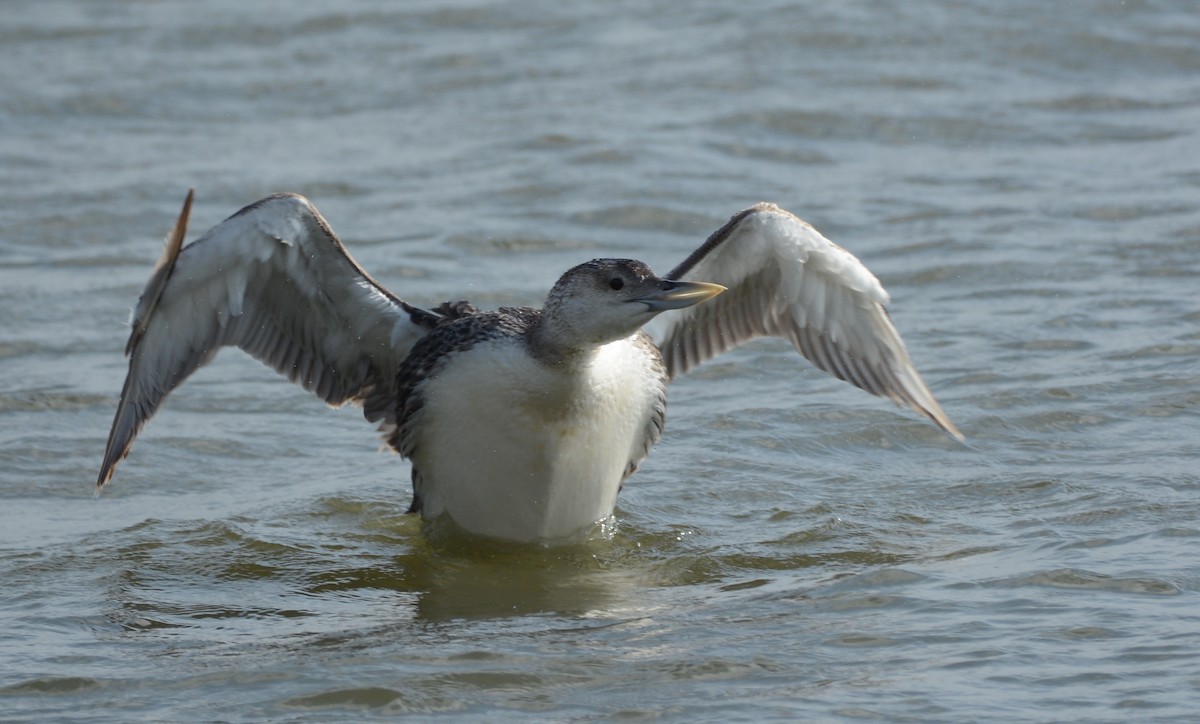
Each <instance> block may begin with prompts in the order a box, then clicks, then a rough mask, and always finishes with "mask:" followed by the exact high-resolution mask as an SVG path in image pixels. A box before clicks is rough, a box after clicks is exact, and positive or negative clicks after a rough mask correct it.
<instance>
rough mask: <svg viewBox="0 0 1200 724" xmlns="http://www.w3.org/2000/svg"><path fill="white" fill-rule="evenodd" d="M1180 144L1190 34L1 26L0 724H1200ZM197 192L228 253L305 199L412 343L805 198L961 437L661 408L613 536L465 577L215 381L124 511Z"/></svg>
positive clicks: (161, 419)
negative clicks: (407, 316)
mask: <svg viewBox="0 0 1200 724" xmlns="http://www.w3.org/2000/svg"><path fill="white" fill-rule="evenodd" d="M1197 129H1200V12H1198V11H1197V8H1196V6H1195V4H1194V3H1192V2H1190V0H1179V1H1178V2H1170V1H1168V0H1162V1H1150V0H1147V1H1144V2H1137V1H1133V0H1131V1H1130V2H1089V3H1065V2H1060V3H1048V2H1042V1H1041V0H1007V1H1006V2H1003V3H1000V2H990V1H983V0H979V1H977V2H976V1H970V0H958V1H954V0H919V1H913V2H904V3H891V2H846V3H841V2H824V3H817V2H813V3H798V4H779V3H761V2H746V3H730V2H692V3H686V4H685V3H672V4H667V3H642V2H606V3H600V2H597V3H556V2H541V1H536V0H531V1H521V2H482V1H474V2H465V1H464V2H419V1H418V2H406V3H387V2H382V1H380V2H368V1H365V0H364V1H363V2H352V3H344V4H339V5H334V4H324V3H305V2H274V3H266V2H254V3H250V2H207V3H203V4H200V3H186V2H177V1H173V0H163V1H160V2H116V1H100V0H89V1H88V2H83V1H82V0H81V1H79V2H54V1H51V0H8V1H7V2H5V3H4V5H3V8H2V17H0V309H2V313H0V498H2V502H0V582H2V584H3V585H2V587H0V719H14V720H24V719H68V718H85V719H91V720H109V721H128V720H139V719H144V720H222V721H246V720H260V719H273V720H289V721H322V720H332V719H338V718H346V717H349V718H352V719H365V718H373V717H391V716H395V715H401V714H406V713H419V714H423V715H427V716H437V715H441V716H442V717H443V718H444V719H447V720H453V721H459V720H482V719H484V718H487V719H489V720H490V719H493V718H499V719H507V720H528V719H531V718H532V719H538V720H541V719H546V720H591V719H609V718H632V719H639V718H651V719H653V718H661V719H665V720H710V721H715V720H722V721H723V720H730V719H733V720H737V719H741V720H762V719H821V720H855V719H875V718H880V719H886V720H900V721H904V720H921V721H964V720H977V721H1000V720H1060V721H1061V720H1088V721H1127V720H1173V719H1174V720H1185V719H1189V718H1191V717H1193V716H1194V715H1195V711H1196V708H1197V704H1198V703H1200V607H1198V605H1200V595H1198V594H1200V562H1198V560H1200V445H1198V441H1200V420H1198V416H1200V365H1198V363H1197V357H1198V355H1200V283H1198V280H1197V275H1198V273H1200V144H1198V139H1197ZM189 186H195V187H196V189H197V203H196V207H195V209H194V211H193V216H192V228H193V230H194V231H195V232H200V231H202V230H203V229H205V228H208V227H209V226H211V225H213V224H215V223H217V222H218V221H220V220H221V219H223V218H224V217H225V216H227V215H228V214H230V213H232V212H233V211H235V210H237V209H238V208H240V207H241V206H242V205H244V204H246V203H249V202H251V201H254V200H256V199H257V198H259V197H261V196H263V195H265V194H267V193H270V192H274V191H295V192H299V193H303V194H306V195H307V196H309V197H310V198H311V199H312V200H313V201H314V202H315V203H316V205H317V206H318V208H320V209H321V211H322V212H323V214H324V215H325V216H326V218H328V219H329V221H330V222H331V223H332V225H333V226H334V228H335V229H336V230H337V231H338V232H339V233H340V234H341V235H342V236H343V238H344V239H345V240H346V241H347V243H348V245H349V247H350V249H351V251H352V252H353V253H354V255H355V256H356V257H357V258H358V260H359V261H360V262H361V263H362V264H363V265H364V266H365V267H366V268H367V269H368V270H370V271H371V272H372V273H373V275H374V276H375V277H376V278H378V279H379V280H380V281H381V282H383V283H384V284H386V285H387V286H389V288H391V289H392V290H394V291H395V292H397V293H398V294H400V295H402V296H404V297H405V298H406V299H409V300H410V301H412V302H414V303H417V304H426V305H428V304H435V303H437V302H440V301H442V300H443V299H447V298H452V299H457V298H462V297H464V296H466V297H470V298H471V299H473V300H474V301H475V302H476V303H478V304H481V305H487V306H492V305H497V304H537V303H539V302H540V299H541V297H542V295H543V294H544V293H545V290H546V289H547V288H548V287H549V286H550V284H552V283H553V281H554V279H555V278H556V277H557V275H558V274H559V273H560V272H561V271H562V270H564V269H566V268H567V267H569V266H571V265H573V264H575V263H578V262H580V261H583V260H586V259H589V258H592V257H594V256H601V255H603V256H634V257H638V258H642V259H644V260H645V261H647V262H649V263H650V264H651V265H652V266H654V267H655V268H657V269H659V270H660V271H665V270H667V269H669V268H670V267H672V266H674V264H675V263H676V262H678V261H679V260H681V259H682V258H683V257H684V256H685V255H686V254H687V253H688V252H689V251H691V250H692V249H693V248H694V247H695V246H696V245H698V244H699V243H700V242H701V241H702V240H703V238H704V237H705V235H707V234H708V233H709V232H710V231H711V230H713V229H714V228H716V227H717V226H718V225H720V224H721V223H722V222H723V221H724V220H725V219H726V218H728V216H729V215H730V214H732V213H734V212H736V211H737V210H739V209H741V208H743V207H744V206H747V205H749V204H750V203H753V202H755V201H759V200H769V201H774V202H777V203H779V204H780V205H782V206H784V207H785V208H788V209H790V210H792V211H794V212H796V213H797V214H800V215H801V216H803V217H805V218H806V219H808V220H809V221H811V222H812V223H814V224H815V225H817V227H818V228H820V229H822V230H823V231H824V232H825V234H826V235H827V236H829V237H830V238H832V239H833V240H835V241H837V242H838V243H840V244H842V245H843V246H845V247H847V248H849V249H850V250H852V251H853V252H854V253H856V254H857V255H858V256H859V257H860V258H861V259H863V260H864V261H865V263H867V265H868V266H870V267H871V269H872V270H873V271H874V272H875V273H876V274H877V275H878V276H879V277H880V278H881V280H882V281H883V283H884V284H885V286H886V287H887V288H888V289H889V291H890V292H891V294H892V296H893V303H892V305H891V308H890V309H891V312H892V315H893V319H894V320H895V322H896V324H897V326H898V327H899V329H900V330H901V332H902V334H903V335H904V336H905V339H906V340H907V342H908V345H909V348H910V351H911V352H912V355H913V357H914V359H915V361H916V363H917V365H918V367H919V368H920V369H921V370H922V372H923V374H924V376H925V379H926V381H927V382H928V383H929V384H930V386H931V388H932V389H933V390H934V392H935V393H936V394H937V395H938V397H939V399H940V400H941V402H942V404H943V406H944V407H945V409H946V411H947V413H948V414H949V415H950V416H951V418H952V419H954V420H955V421H956V422H957V423H958V425H959V426H960V427H961V428H962V430H963V432H964V433H965V434H966V436H967V438H968V441H967V443H966V444H965V445H960V444H958V443H956V442H954V441H953V440H951V439H949V438H948V437H947V436H946V435H945V434H943V433H941V432H940V431H938V430H937V429H935V428H934V427H933V426H932V425H929V424H927V423H926V422H924V421H922V420H921V419H918V418H916V417H915V416H914V415H912V414H911V413H908V412H906V411H903V410H900V409H897V408H894V407H893V406H891V405H890V404H889V403H886V402H884V401H880V400H878V399H876V398H872V397H870V396H868V395H866V394H864V393H862V392H860V391H858V390H855V389H853V388H851V387H849V386H847V385H845V384H843V383H840V382H837V381H836V380H832V379H830V378H827V377H825V376H823V375H821V374H820V373H818V372H817V371H815V370H814V369H812V368H811V367H810V366H809V365H808V364H807V363H805V362H803V361H802V360H800V359H799V358H798V357H797V356H796V355H795V354H794V353H793V352H792V351H791V350H790V349H789V348H788V347H787V346H786V345H785V344H782V343H777V342H773V341H760V342H756V343H754V344H752V345H749V346H747V347H745V348H743V349H741V350H739V351H737V352H735V353H732V354H729V355H726V356H724V357H722V358H720V359H719V360H717V361H715V362H714V363H712V364H709V365H707V366H705V367H703V368H702V369H700V370H698V371H697V372H696V373H694V374H692V375H690V376H688V377H687V378H684V379H682V380H680V381H678V382H676V383H675V384H674V385H673V387H672V390H671V393H672V401H671V404H672V407H671V410H670V414H669V420H668V425H667V432H666V436H665V438H664V440H663V442H662V443H661V444H660V445H659V446H658V447H657V449H656V450H655V451H654V452H653V454H652V455H651V457H650V458H649V460H648V461H647V462H646V464H645V465H644V466H643V468H642V469H641V470H640V471H639V472H638V473H637V475H636V476H635V477H634V478H632V479H631V480H630V481H629V483H628V484H627V486H626V489H625V491H624V492H623V494H622V496H621V499H620V502H619V507H618V511H617V516H616V526H615V530H614V531H613V532H612V533H611V536H610V537H607V538H606V537H604V536H598V537H597V538H596V539H595V540H592V541H590V542H588V543H586V544H580V545H577V546H573V547H568V548H553V549H541V548H528V547H517V546H471V545H461V544H456V543H454V542H452V541H438V540H431V539H430V538H429V537H427V536H426V535H425V534H424V533H423V532H422V530H421V526H420V524H419V522H418V521H415V520H413V519H411V518H410V517H408V516H406V515H404V510H405V508H406V506H407V505H408V496H409V486H408V482H407V481H408V467H407V464H406V463H404V462H403V461H402V460H400V459H399V458H398V457H396V456H394V455H390V454H385V453H380V452H378V441H377V439H376V438H375V436H374V434H373V431H372V429H371V427H370V426H369V425H368V424H366V423H365V422H364V421H363V420H362V419H361V417H360V416H359V414H358V413H357V411H355V410H353V409H344V410H337V411H331V410H327V409H325V408H324V407H323V406H322V405H320V404H319V403H317V402H316V401H314V400H313V399H311V398H310V397H309V396H307V395H306V394H305V393H304V392H303V391H302V390H300V389H298V388H295V387H293V386H291V385H288V384H287V383H286V382H285V381H282V380H281V379H279V378H277V377H276V376H275V375H274V374H273V373H271V372H270V371H268V370H266V369H265V368H263V367H261V366H259V365H258V364H257V363H255V362H253V361H252V360H249V359H248V358H246V357H245V356H243V355H240V354H239V353H237V352H228V351H227V352H226V353H224V354H223V355H222V356H221V357H219V358H218V360H217V361H216V363H214V364H213V365H212V366H210V367H208V368H205V369H204V370H201V372H200V373H198V374H197V375H196V376H195V377H194V378H193V379H192V380H191V381H190V382H189V383H188V384H186V385H185V386H184V387H183V388H181V389H180V390H179V391H178V392H177V393H176V394H175V395H173V396H172V397H171V399H170V400H169V401H168V403H167V405H166V407H165V409H164V411H163V412H162V414H160V415H159V416H158V417H157V418H156V419H155V420H154V421H153V423H152V424H151V425H150V426H149V428H148V429H147V432H146V433H145V434H144V435H143V436H142V438H141V439H140V440H139V441H138V444H137V445H135V447H134V450H133V456H132V457H131V458H130V459H129V460H128V461H127V462H126V463H125V464H124V465H123V466H121V467H120V468H119V470H118V473H117V477H116V480H115V483H114V485H113V486H112V487H111V488H110V489H109V490H108V491H106V492H105V494H104V495H103V496H101V497H100V498H98V499H95V498H93V497H92V489H91V486H92V483H93V481H94V479H95V475H96V472H97V469H98V466H99V463H100V458H101V454H102V452H103V447H104V441H105V436H106V434H107V431H108V425H109V422H110V420H111V417H112V413H113V410H114V407H115V404H116V397H117V394H118V392H119V391H120V386H121V381H122V379H123V377H124V373H125V369H124V364H125V362H124V359H123V357H122V354H121V352H122V349H123V345H124V343H125V337H126V334H127V329H126V327H125V326H124V322H125V320H126V318H127V316H128V310H129V308H130V307H131V306H132V305H133V304H134V302H135V301H136V299H137V295H138V293H139V292H140V290H141V287H142V284H143V283H144V281H145V279H146V277H147V276H148V274H149V271H150V269H151V267H152V265H153V262H154V260H155V259H156V258H157V256H158V254H159V251H160V248H161V239H162V237H163V235H164V234H165V233H166V232H167V230H168V229H169V227H170V224H171V222H172V220H173V219H174V216H175V214H176V213H177V212H178V208H179V204H180V203H181V201H182V199H183V196H184V193H185V192H186V190H187V188H188V187H189Z"/></svg>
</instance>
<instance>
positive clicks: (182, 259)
mask: <svg viewBox="0 0 1200 724" xmlns="http://www.w3.org/2000/svg"><path fill="white" fill-rule="evenodd" d="M191 202H192V192H191V191H189V192H188V196H187V200H186V201H185V202H184V206H183V211H182V212H181V213H180V216H179V220H178V221H177V222H176V224H175V228H174V229H173V230H172V232H171V234H170V236H169V237H168V238H167V248H166V250H165V251H164V252H163V256H162V258H161V259H160V260H159V262H158V265H157V266H156V267H155V270H154V273H153V274H152V275H151V277H150V281H149V282H148V283H147V285H146V289H145V291H143V292H142V297H141V299H140V300H139V301H138V305H137V308H136V309H134V312H133V318H132V323H131V324H132V327H133V331H132V333H131V334H130V336H129V344H128V346H126V348H125V354H126V355H128V356H129V374H128V375H127V376H126V378H125V386H124V388H123V389H122V390H121V402H120V404H119V405H118V407H117V413H116V416H115V417H114V418H113V425H112V430H111V432H109V436H108V446H107V448H106V450H105V452H104V463H103V464H102V466H101V468H100V477H99V478H98V479H97V481H96V487H97V490H98V489H99V488H100V487H101V486H103V485H104V484H105V483H106V482H108V480H109V479H110V478H111V477H112V475H113V470H114V468H115V467H116V464H117V463H118V462H119V461H120V460H122V459H123V458H124V457H125V456H126V455H128V454H129V448H130V446H131V445H132V444H133V440H134V438H135V437H137V434H138V432H139V431H140V430H141V428H142V426H143V425H144V424H145V423H146V422H147V421H148V420H149V419H150V417H151V416H153V415H154V412H155V410H157V409H158V406H159V405H160V404H161V403H162V401H163V399H164V398H165V397H166V396H167V395H168V394H169V393H170V392H171V390H173V389H175V387H177V386H178V385H179V384H180V383H182V382H183V381H184V380H185V379H187V377H188V375H190V374H191V373H192V372H195V371H196V370H197V369H198V368H199V367H201V366H202V365H204V364H205V363H207V362H208V361H209V360H211V359H212V358H213V356H214V355H215V354H216V353H217V351H218V350H219V349H220V348H221V347H222V346H227V345H233V346H237V347H240V348H241V349H243V350H245V351H246V352H248V353H249V354H250V355H252V356H253V357H255V358H256V359H258V360H260V361H262V362H264V363H265V364H267V365H270V366H271V367H273V368H274V369H276V370H278V371H279V372H281V373H283V374H285V375H287V376H288V378H289V379H290V380H292V381H293V382H298V383H299V384H301V385H303V386H304V389H306V390H309V391H310V392H312V393H314V394H316V395H317V397H320V398H321V399H322V400H324V401H325V402H327V403H328V404H330V405H341V404H344V403H346V402H355V403H358V404H361V405H363V413H364V415H365V416H366V417H367V419H368V420H371V421H380V420H382V421H383V423H384V425H385V426H388V425H394V424H395V411H394V409H393V407H394V401H395V380H396V370H397V369H398V368H399V366H400V362H401V361H403V359H404V357H405V356H406V355H407V354H408V350H409V349H410V348H411V347H412V345H413V344H414V343H415V342H416V341H417V340H418V339H420V338H421V337H422V336H424V334H425V333H426V332H427V331H428V330H429V329H430V328H432V327H433V326H434V325H435V324H436V322H437V321H438V317H436V316H435V315H433V314H431V313H429V312H426V311H424V310H421V309H417V308H414V307H411V306H409V305H408V304H406V303H405V302H404V301H403V300H401V299H399V298H398V297H396V296H394V295H393V294H391V293H390V292H388V291H387V290H385V289H384V288H383V287H381V286H380V285H379V284H377V283H376V282H375V281H374V280H373V279H371V277H370V276H368V275H367V273H366V272H365V271H363V270H362V268H361V267H359V266H358V264H357V263H356V262H355V261H354V259H352V258H351V257H350V255H349V254H348V253H347V252H346V249H345V247H344V246H342V242H341V241H340V240H338V238H337V236H335V235H334V233H333V231H331V230H330V228H329V225H328V224H327V223H326V222H325V219H323V218H322V217H321V215H320V214H319V213H318V212H317V210H316V208H314V207H313V206H312V204H310V203H309V202H308V200H307V199H305V198H304V197H302V196H297V195H294V194H279V195H276V196H270V197H267V198H265V199H263V200H261V201H259V202H257V203H254V204H251V205H250V206H247V207H246V208H244V209H242V210H241V211H239V212H237V213H236V214H234V215H233V216H231V217H229V218H228V219H226V220H225V221H223V222H221V223H220V224H219V225H217V226H216V227H214V228H213V229H212V230H211V231H209V232H208V233H207V234H205V235H204V236H203V237H202V238H200V239H199V240H197V241H195V242H194V243H192V244H190V245H188V246H187V247H183V246H182V245H183V239H184V236H185V235H186V232H187V221H188V214H189V212H190V209H191Z"/></svg>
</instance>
